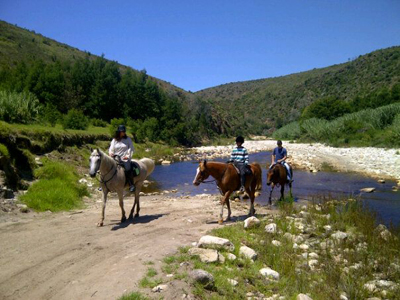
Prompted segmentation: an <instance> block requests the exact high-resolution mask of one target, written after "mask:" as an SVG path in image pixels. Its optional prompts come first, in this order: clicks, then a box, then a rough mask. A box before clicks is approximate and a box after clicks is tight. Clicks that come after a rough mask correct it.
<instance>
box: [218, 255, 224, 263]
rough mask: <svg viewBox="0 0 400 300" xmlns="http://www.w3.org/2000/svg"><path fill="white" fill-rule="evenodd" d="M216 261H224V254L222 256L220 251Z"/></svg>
mask: <svg viewBox="0 0 400 300" xmlns="http://www.w3.org/2000/svg"><path fill="white" fill-rule="evenodd" d="M218 261H219V262H220V263H221V264H223V263H224V262H225V256H223V255H222V254H221V253H218Z"/></svg>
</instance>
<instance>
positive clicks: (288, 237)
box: [283, 232, 295, 242]
mask: <svg viewBox="0 0 400 300" xmlns="http://www.w3.org/2000/svg"><path fill="white" fill-rule="evenodd" d="M283 237H284V238H285V239H287V240H288V241H291V242H294V239H295V236H294V235H293V234H291V233H289V232H285V234H284V235H283Z"/></svg>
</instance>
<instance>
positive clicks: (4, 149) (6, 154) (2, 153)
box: [0, 143, 10, 158]
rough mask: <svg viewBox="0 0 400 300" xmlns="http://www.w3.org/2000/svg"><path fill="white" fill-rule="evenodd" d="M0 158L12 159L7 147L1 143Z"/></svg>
mask: <svg viewBox="0 0 400 300" xmlns="http://www.w3.org/2000/svg"><path fill="white" fill-rule="evenodd" d="M0 156H4V157H6V158H10V153H9V152H8V149H7V146H6V145H4V144H1V143H0Z"/></svg>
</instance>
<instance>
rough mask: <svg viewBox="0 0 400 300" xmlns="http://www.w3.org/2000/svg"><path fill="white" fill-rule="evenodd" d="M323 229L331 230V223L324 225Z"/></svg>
mask: <svg viewBox="0 0 400 300" xmlns="http://www.w3.org/2000/svg"><path fill="white" fill-rule="evenodd" d="M324 229H325V231H331V230H332V226H331V225H325V226H324Z"/></svg>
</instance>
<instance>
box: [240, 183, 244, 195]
mask: <svg viewBox="0 0 400 300" xmlns="http://www.w3.org/2000/svg"><path fill="white" fill-rule="evenodd" d="M239 192H241V193H244V186H243V185H242V186H241V187H240V190H239Z"/></svg>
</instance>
